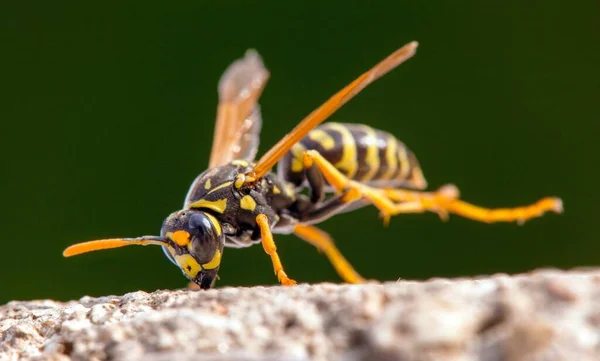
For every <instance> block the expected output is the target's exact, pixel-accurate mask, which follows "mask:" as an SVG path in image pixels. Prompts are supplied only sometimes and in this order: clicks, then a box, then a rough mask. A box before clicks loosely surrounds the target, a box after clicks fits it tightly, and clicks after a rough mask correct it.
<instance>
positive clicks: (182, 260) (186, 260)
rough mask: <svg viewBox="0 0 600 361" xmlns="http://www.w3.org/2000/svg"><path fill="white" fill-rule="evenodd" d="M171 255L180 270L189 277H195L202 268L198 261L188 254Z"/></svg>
mask: <svg viewBox="0 0 600 361" xmlns="http://www.w3.org/2000/svg"><path fill="white" fill-rule="evenodd" d="M173 257H174V258H175V262H177V264H178V265H179V267H180V268H181V270H182V271H183V272H184V273H185V274H186V275H187V276H188V277H190V278H195V277H196V275H198V272H200V270H201V269H202V267H201V266H200V264H199V263H198V261H196V259H195V258H194V257H192V256H191V255H189V254H180V255H174V256H173Z"/></svg>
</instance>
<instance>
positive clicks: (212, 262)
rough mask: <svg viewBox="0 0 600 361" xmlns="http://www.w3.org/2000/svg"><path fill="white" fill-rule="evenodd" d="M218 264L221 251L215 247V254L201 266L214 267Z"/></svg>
mask: <svg viewBox="0 0 600 361" xmlns="http://www.w3.org/2000/svg"><path fill="white" fill-rule="evenodd" d="M220 264H221V252H220V251H219V250H218V249H217V250H216V251H215V255H214V256H213V258H212V259H211V260H210V261H209V262H208V263H204V264H203V265H202V268H204V269H215V268H217V267H219V265H220Z"/></svg>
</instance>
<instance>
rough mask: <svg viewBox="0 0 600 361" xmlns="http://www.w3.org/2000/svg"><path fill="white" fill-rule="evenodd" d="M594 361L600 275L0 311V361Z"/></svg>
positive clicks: (136, 299)
mask: <svg viewBox="0 0 600 361" xmlns="http://www.w3.org/2000/svg"><path fill="white" fill-rule="evenodd" d="M17 359H19V360H20V359H40V360H165V361H166V360H177V361H186V360H282V361H285V360H405V361H412V360H414V361H426V360H432V361H433V360H435V361H446V360H452V361H459V360H460V361H471V360H473V361H474V360H482V361H503V360H506V361H517V360H523V361H544V360H552V361H554V360H570V361H572V360H579V361H586V360H600V270H582V271H572V272H561V271H555V270H545V271H537V272H533V273H530V274H524V275H518V276H506V275H496V276H491V277H481V278H475V279H454V280H447V279H434V280H429V281H424V282H412V281H400V282H398V283H385V284H376V283H371V284H364V285H332V284H319V285H299V286H296V287H254V288H222V289H216V290H210V291H187V290H176V291H157V292H154V293H145V292H133V293H128V294H126V295H123V296H106V297H100V298H90V297H83V298H82V299H80V300H79V301H71V302H68V303H59V302H54V301H31V302H11V303H8V304H7V305H4V306H0V360H17Z"/></svg>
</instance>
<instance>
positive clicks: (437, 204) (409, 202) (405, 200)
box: [303, 150, 562, 224]
mask: <svg viewBox="0 0 600 361" xmlns="http://www.w3.org/2000/svg"><path fill="white" fill-rule="evenodd" d="M303 161H304V166H305V167H307V168H308V167H310V166H312V165H313V164H316V165H317V167H319V169H320V170H321V172H322V173H323V176H324V177H325V179H326V180H327V181H328V182H329V183H330V184H331V185H332V186H333V187H334V188H335V189H336V190H337V191H338V192H340V191H342V190H344V189H347V188H351V189H356V190H358V191H359V192H360V193H361V195H362V196H363V197H364V198H366V199H368V200H369V201H370V202H371V203H373V205H374V206H375V207H377V208H378V209H379V211H380V212H381V213H382V214H383V217H384V220H385V222H386V223H387V222H388V221H389V218H390V217H391V216H393V215H396V214H399V213H422V212H425V211H432V212H436V213H438V214H440V216H441V217H442V218H445V217H447V213H455V214H458V215H461V216H463V217H466V218H470V219H473V220H476V221H480V222H486V223H493V222H515V221H516V222H518V223H519V224H521V223H523V222H525V221H526V220H528V219H531V218H534V217H539V216H541V215H542V214H544V213H545V212H547V211H553V212H556V213H561V212H562V201H561V200H560V199H559V198H552V197H547V198H543V199H541V200H539V201H538V202H536V203H534V204H531V205H528V206H524V207H516V208H499V209H488V208H482V207H478V206H475V205H472V204H469V203H466V202H464V201H461V200H459V199H457V198H458V190H457V189H456V187H453V186H446V187H442V188H440V190H438V191H437V192H435V193H427V192H417V191H405V190H400V189H380V188H373V187H369V186H367V185H364V184H362V183H359V182H356V181H353V180H350V179H348V178H347V177H345V176H344V175H343V174H342V173H340V172H339V171H338V170H337V169H336V168H335V167H334V166H333V165H332V164H331V163H329V162H328V161H327V160H326V159H325V158H323V157H322V156H321V154H319V152H317V151H315V150H309V151H306V152H305V153H304V158H303Z"/></svg>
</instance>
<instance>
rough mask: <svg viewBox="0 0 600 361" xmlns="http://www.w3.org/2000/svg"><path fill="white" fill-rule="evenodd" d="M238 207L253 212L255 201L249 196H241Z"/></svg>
mask: <svg viewBox="0 0 600 361" xmlns="http://www.w3.org/2000/svg"><path fill="white" fill-rule="evenodd" d="M240 207H242V209H245V210H247V211H254V209H255V208H256V201H255V200H254V198H252V196H250V195H246V196H243V197H242V199H241V200H240Z"/></svg>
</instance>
